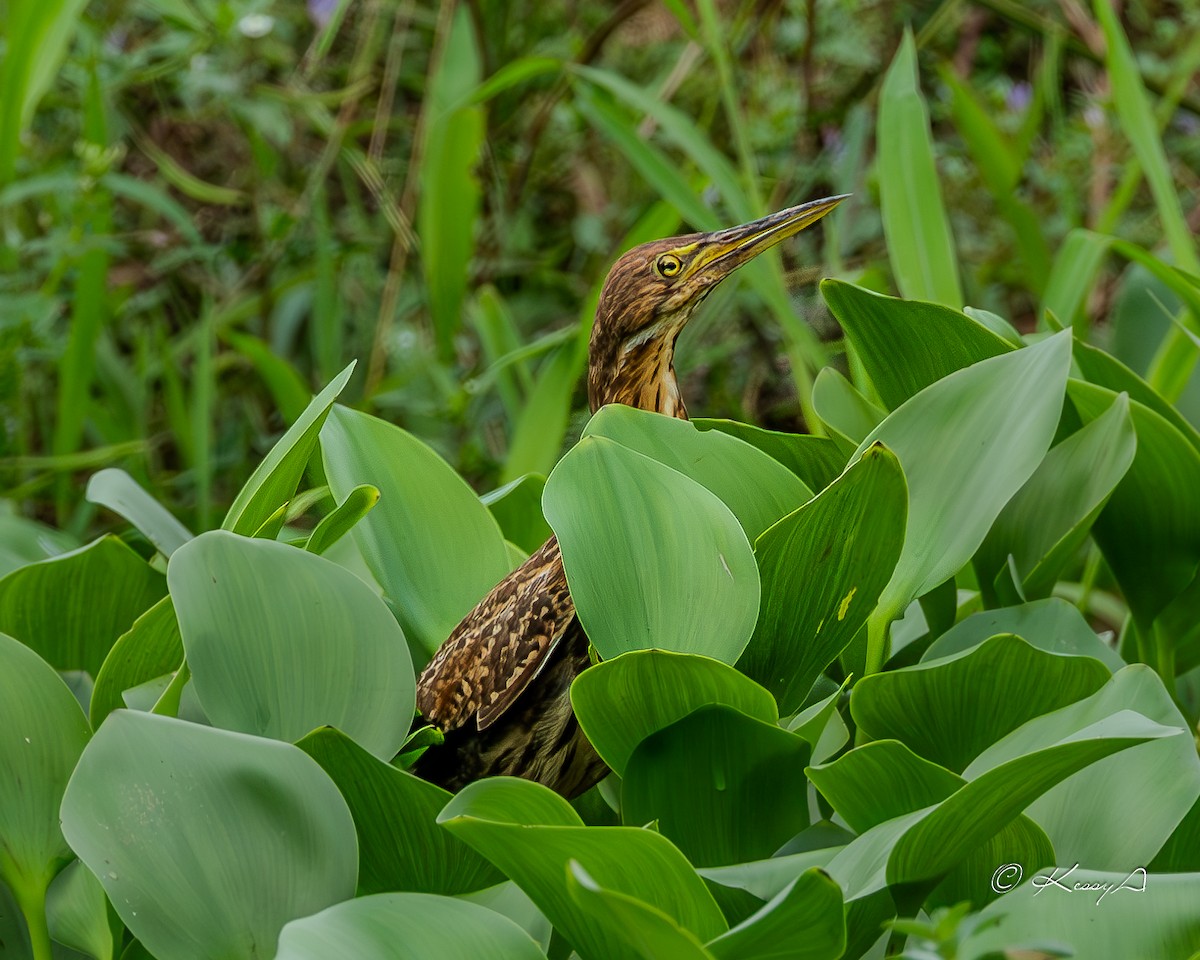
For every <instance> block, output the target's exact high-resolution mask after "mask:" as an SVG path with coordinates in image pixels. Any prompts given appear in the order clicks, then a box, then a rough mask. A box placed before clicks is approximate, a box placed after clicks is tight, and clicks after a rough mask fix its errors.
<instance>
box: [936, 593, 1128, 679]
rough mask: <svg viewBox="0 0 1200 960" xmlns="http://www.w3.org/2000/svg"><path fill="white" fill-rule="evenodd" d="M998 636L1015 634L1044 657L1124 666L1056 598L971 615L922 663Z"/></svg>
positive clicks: (1075, 612) (1077, 615)
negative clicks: (1087, 659) (1057, 655)
mask: <svg viewBox="0 0 1200 960" xmlns="http://www.w3.org/2000/svg"><path fill="white" fill-rule="evenodd" d="M998 633H1015V634H1016V635H1017V636H1019V637H1021V638H1022V639H1023V640H1026V641H1028V642H1029V643H1031V644H1033V646H1035V647H1037V648H1038V649H1039V650H1045V651H1046V652H1047V653H1064V654H1068V655H1070V656H1074V657H1091V658H1092V659H1093V660H1099V661H1100V662H1101V663H1103V664H1104V665H1105V666H1106V667H1108V669H1109V670H1112V671H1116V670H1120V669H1121V668H1122V667H1123V666H1125V661H1124V660H1122V659H1121V656H1120V654H1118V653H1117V652H1116V651H1115V650H1114V649H1113V648H1112V647H1110V646H1109V645H1108V644H1106V643H1105V642H1104V641H1103V640H1101V639H1100V638H1099V637H1098V636H1096V632H1095V631H1094V630H1093V629H1092V628H1091V627H1090V626H1089V625H1088V622H1087V620H1085V619H1084V618H1083V614H1081V613H1080V612H1079V610H1078V608H1076V607H1073V606H1071V604H1069V603H1067V601H1066V600H1062V599H1059V598H1058V597H1051V598H1049V599H1046V600H1034V601H1032V602H1030V603H1023V604H1021V605H1020V606H1016V607H1001V608H1000V609H998V610H980V611H979V612H978V613H973V614H971V616H969V617H967V618H966V619H965V620H961V621H959V622H958V623H956V624H955V625H954V626H953V627H951V628H950V629H949V630H947V631H946V632H945V633H943V634H942V635H941V636H940V637H938V638H937V639H936V640H935V641H934V642H933V644H932V645H931V646H930V647H929V649H927V650H926V651H925V653H924V654H923V655H922V657H921V659H922V660H924V661H928V660H938V659H941V658H943V657H948V656H950V655H951V654H955V653H963V652H965V651H967V650H969V649H971V648H972V647H977V646H979V645H980V644H981V643H983V642H984V641H985V640H987V639H989V638H991V637H994V636H996V634H998Z"/></svg>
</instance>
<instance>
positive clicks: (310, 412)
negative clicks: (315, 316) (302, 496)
mask: <svg viewBox="0 0 1200 960" xmlns="http://www.w3.org/2000/svg"><path fill="white" fill-rule="evenodd" d="M353 372H354V364H353V363H351V364H350V365H349V366H348V367H346V369H345V370H343V371H342V372H341V373H339V374H338V375H337V376H336V377H335V378H334V379H333V381H332V382H331V383H330V384H329V386H327V387H326V388H325V389H324V390H322V391H321V392H320V393H319V394H317V395H316V396H315V397H313V399H312V402H311V403H309V405H308V406H307V407H305V409H304V412H303V413H302V414H301V415H300V416H299V418H297V420H296V422H295V423H293V424H292V425H291V426H290V427H289V428H288V429H287V432H286V433H284V435H283V436H282V437H280V438H279V440H278V441H277V442H276V443H275V446H273V447H272V448H271V452H270V453H268V454H267V456H266V458H265V459H264V460H263V462H262V463H260V464H259V465H258V467H257V468H256V469H255V471H254V473H252V474H251V475H250V479H249V480H247V481H246V484H245V486H243V487H242V489H241V490H240V491H239V492H238V495H237V496H236V497H234V500H233V504H232V505H231V506H230V507H229V512H228V513H226V514H225V519H224V520H223V521H222V522H221V528H222V529H224V530H232V531H233V532H234V533H240V534H243V535H245V536H252V535H253V534H254V532H255V531H256V530H258V528H259V527H261V526H262V525H263V523H265V522H266V520H267V518H268V517H270V516H271V514H273V513H274V512H275V511H276V510H278V509H279V507H280V506H282V505H283V504H284V503H286V502H287V501H288V500H289V499H291V496H292V494H293V493H295V492H296V487H297V486H298V485H299V483H300V478H301V477H302V476H303V475H304V468H305V466H306V465H307V464H308V458H309V457H311V456H312V452H313V449H314V448H315V447H316V444H317V435H318V434H319V433H320V432H321V427H322V425H323V424H324V423H325V418H326V417H328V416H329V410H330V408H331V407H332V406H333V401H334V400H336V399H337V396H338V394H340V393H341V392H342V390H343V389H345V386H346V384H347V383H348V382H349V381H350V374H352V373H353ZM343 496H344V492H343Z"/></svg>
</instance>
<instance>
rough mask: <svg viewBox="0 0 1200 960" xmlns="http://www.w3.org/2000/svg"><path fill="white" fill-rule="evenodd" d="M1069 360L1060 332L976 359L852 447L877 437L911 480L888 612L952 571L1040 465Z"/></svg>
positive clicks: (884, 605)
mask: <svg viewBox="0 0 1200 960" xmlns="http://www.w3.org/2000/svg"><path fill="white" fill-rule="evenodd" d="M1070 357H1071V339H1070V334H1069V333H1068V332H1066V331H1064V332H1062V333H1060V334H1057V335H1055V336H1053V337H1050V338H1049V339H1047V340H1045V341H1043V342H1041V343H1039V344H1036V345H1035V346H1032V347H1026V348H1024V349H1023V350H1015V351H1013V352H1012V353H1007V354H1004V355H1003V356H998V357H993V358H991V359H990V360H983V361H980V362H979V363H976V364H974V365H972V366H970V367H967V368H966V369H963V370H959V371H957V372H956V373H952V374H950V375H949V376H948V377H945V378H944V379H942V380H939V381H938V382H937V383H934V384H932V385H931V386H929V387H926V388H925V389H924V390H922V391H921V392H920V393H918V394H917V395H916V396H915V397H913V398H912V399H911V400H909V401H907V402H906V403H905V404H903V405H902V406H901V407H899V408H898V409H897V410H895V411H894V412H893V413H892V414H891V415H889V416H888V418H887V419H886V420H884V421H883V423H881V424H880V425H879V426H878V427H877V428H876V429H875V430H874V431H872V432H871V434H870V435H869V436H868V437H867V438H866V439H865V440H863V442H862V443H861V444H859V447H858V450H857V451H856V454H855V458H857V457H860V456H862V454H863V453H865V452H866V451H867V450H868V449H870V447H871V445H872V444H873V443H875V442H876V441H882V442H883V443H884V444H885V445H886V446H887V447H888V448H889V449H891V450H892V451H894V452H895V454H896V456H897V457H898V458H899V459H900V465H901V467H903V469H904V476H905V478H906V479H907V481H908V494H909V500H908V528H907V533H906V535H905V540H904V550H903V551H902V552H901V555H900V561H899V563H898V564H897V566H896V571H895V574H894V575H893V577H892V579H891V582H890V583H889V584H888V586H887V587H886V588H885V589H884V592H883V595H882V596H881V598H880V601H879V605H880V608H881V610H882V611H884V612H885V615H887V616H889V617H895V616H897V615H899V613H900V612H901V611H903V610H904V608H905V607H906V606H908V603H909V602H910V601H911V600H912V599H914V598H915V597H919V596H921V595H922V594H924V593H927V592H928V591H929V590H932V589H933V588H934V587H936V586H937V585H938V584H940V583H942V582H943V581H945V580H947V579H949V578H950V577H951V576H953V575H954V573H955V572H956V571H957V570H958V569H959V568H960V567H961V566H963V564H965V563H966V562H967V560H969V559H970V558H971V556H972V555H973V554H974V553H975V551H976V549H977V548H978V547H979V544H980V543H981V542H982V541H983V538H984V536H986V534H987V532H988V530H989V529H990V528H991V525H992V522H993V521H994V520H995V518H996V516H997V515H998V514H999V513H1000V511H1001V509H1003V507H1004V505H1005V504H1006V503H1007V502H1008V501H1009V500H1010V499H1011V498H1012V496H1013V494H1015V493H1016V492H1017V491H1018V490H1019V489H1020V488H1021V487H1022V485H1024V483H1025V481H1026V480H1028V479H1029V477H1030V476H1031V475H1032V474H1033V471H1034V470H1035V469H1037V466H1038V464H1039V463H1041V460H1042V457H1043V456H1045V454H1046V450H1047V449H1049V447H1050V441H1051V440H1052V439H1053V437H1054V432H1055V429H1056V427H1057V425H1058V418H1059V414H1060V413H1061V410H1062V404H1063V391H1064V388H1065V386H1066V380H1067V371H1068V367H1069V364H1070ZM1013 397H1020V398H1021V403H1020V404H1014V403H1013V402H1012V398H1013ZM930 424H936V425H937V429H930Z"/></svg>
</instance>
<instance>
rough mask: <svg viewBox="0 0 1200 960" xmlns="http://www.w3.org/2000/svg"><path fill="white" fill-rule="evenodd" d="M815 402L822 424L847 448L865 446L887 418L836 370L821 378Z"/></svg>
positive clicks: (824, 372)
mask: <svg viewBox="0 0 1200 960" xmlns="http://www.w3.org/2000/svg"><path fill="white" fill-rule="evenodd" d="M812 402H813V409H814V410H815V411H816V413H817V416H818V417H820V418H821V422H822V423H823V424H825V426H826V427H828V428H829V429H830V430H831V431H833V433H834V434H836V435H837V437H839V438H840V439H841V440H842V442H843V444H844V445H847V446H853V445H855V444H858V443H861V442H862V439H863V437H865V436H866V435H867V434H869V433H870V432H871V431H872V430H874V429H875V428H876V427H878V426H879V424H880V423H881V422H882V420H883V418H884V417H885V416H887V411H886V410H883V409H881V408H879V407H877V406H875V404H873V403H872V402H871V401H870V400H868V399H867V398H866V397H864V396H863V395H862V394H861V393H859V392H858V390H857V389H855V387H854V384H852V383H851V382H850V381H849V380H847V379H846V378H845V377H844V376H842V375H841V374H840V373H838V372H837V371H836V370H834V369H833V367H823V368H822V370H821V372H820V373H818V374H817V380H816V383H814V384H813V393H812Z"/></svg>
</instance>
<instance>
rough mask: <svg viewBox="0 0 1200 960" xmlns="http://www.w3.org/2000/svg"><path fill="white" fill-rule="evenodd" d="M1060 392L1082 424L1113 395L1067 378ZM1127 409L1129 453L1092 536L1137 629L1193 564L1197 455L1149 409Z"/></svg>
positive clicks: (1199, 514)
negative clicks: (1132, 443) (1132, 445)
mask: <svg viewBox="0 0 1200 960" xmlns="http://www.w3.org/2000/svg"><path fill="white" fill-rule="evenodd" d="M1068 394H1069V396H1070V398H1071V402H1072V403H1073V404H1074V405H1075V409H1076V410H1078V411H1079V415H1080V417H1082V418H1083V420H1084V422H1091V421H1093V420H1096V419H1098V418H1099V417H1100V416H1101V415H1102V414H1103V413H1104V411H1105V410H1107V409H1108V408H1109V407H1110V406H1111V405H1112V404H1113V402H1114V400H1115V398H1114V397H1113V395H1112V393H1111V391H1109V390H1105V389H1104V388H1103V387H1097V386H1094V385H1093V384H1090V383H1084V382H1082V381H1079V380H1072V381H1071V383H1070V385H1069V387H1068ZM1129 412H1130V415H1131V417H1132V419H1133V427H1134V430H1135V431H1136V432H1137V453H1136V454H1135V456H1134V458H1133V463H1132V464H1131V465H1130V467H1129V469H1128V471H1127V472H1126V474H1125V476H1124V478H1123V479H1122V480H1121V482H1120V483H1119V484H1117V487H1116V489H1115V490H1114V491H1113V493H1112V496H1111V497H1110V498H1109V500H1108V504H1107V505H1106V506H1105V507H1104V510H1103V511H1102V512H1101V513H1100V515H1099V517H1098V518H1097V519H1096V522H1095V524H1094V526H1093V527H1092V535H1093V536H1094V537H1095V538H1096V542H1097V543H1098V544H1099V545H1100V549H1101V550H1102V551H1103V552H1104V558H1105V560H1107V561H1108V565H1109V567H1110V568H1111V569H1112V572H1113V575H1114V576H1115V577H1116V578H1117V582H1118V583H1119V584H1120V585H1121V591H1122V592H1123V593H1124V594H1125V598H1126V599H1127V600H1128V601H1129V605H1130V607H1131V608H1132V610H1133V615H1134V617H1135V619H1136V620H1137V622H1138V625H1139V628H1141V629H1145V628H1146V627H1148V626H1149V624H1150V623H1152V622H1153V620H1154V618H1155V617H1157V616H1158V614H1159V613H1161V612H1162V610H1163V609H1164V608H1165V607H1166V606H1167V604H1169V603H1170V602H1171V601H1172V600H1173V599H1174V598H1175V597H1177V596H1178V595H1179V594H1180V593H1182V592H1183V590H1184V589H1185V588H1186V587H1187V586H1188V585H1189V584H1190V583H1191V582H1192V580H1193V579H1194V578H1195V576H1196V569H1197V565H1198V564H1200V500H1197V498H1196V496H1195V492H1196V490H1198V489H1200V453H1198V452H1197V451H1196V449H1195V448H1194V447H1192V445H1191V444H1189V443H1188V442H1187V440H1186V438H1185V437H1184V436H1183V435H1182V434H1181V433H1180V432H1179V431H1178V430H1176V429H1175V427H1173V426H1172V425H1171V424H1170V423H1168V422H1167V421H1166V420H1164V419H1163V418H1162V417H1160V416H1159V415H1158V414H1157V413H1155V412H1154V411H1153V410H1151V409H1150V408H1149V407H1145V406H1143V405H1142V404H1140V403H1138V402H1137V401H1136V400H1135V401H1133V402H1131V403H1130V404H1129ZM1150 557H1153V558H1154V562H1153V563H1148V562H1147V558H1150Z"/></svg>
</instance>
